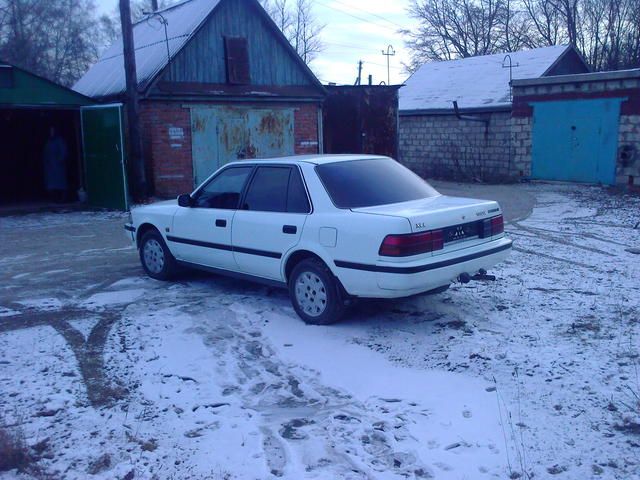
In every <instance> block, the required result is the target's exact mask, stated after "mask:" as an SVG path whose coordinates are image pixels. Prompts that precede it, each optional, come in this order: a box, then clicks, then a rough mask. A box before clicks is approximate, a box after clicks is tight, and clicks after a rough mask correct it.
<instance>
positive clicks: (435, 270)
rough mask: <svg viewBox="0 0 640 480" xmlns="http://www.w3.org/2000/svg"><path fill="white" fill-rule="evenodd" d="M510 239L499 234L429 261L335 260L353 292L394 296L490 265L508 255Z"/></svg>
mask: <svg viewBox="0 0 640 480" xmlns="http://www.w3.org/2000/svg"><path fill="white" fill-rule="evenodd" d="M511 244H512V242H511V240H510V239H508V238H505V237H503V238H500V239H497V240H493V241H491V242H487V243H483V244H481V245H478V246H476V247H470V248H465V249H463V250H457V251H455V252H451V253H449V254H447V255H438V256H437V257H432V258H430V261H429V262H424V260H422V261H421V262H411V263H402V264H393V263H390V262H384V263H383V262H378V263H376V264H371V265H366V264H357V263H350V262H341V261H336V262H335V264H336V268H337V269H338V277H339V278H340V280H341V281H342V284H343V286H344V288H345V290H346V291H347V292H348V293H349V294H351V295H354V296H359V297H376V298H397V297H407V296H410V295H415V294H418V293H422V292H427V291H429V290H433V289H435V288H438V287H441V286H443V285H448V284H449V283H451V282H453V281H455V280H456V279H457V278H458V276H459V275H460V274H462V273H469V274H471V275H473V274H475V273H477V272H478V271H479V270H480V269H485V270H487V269H489V268H490V267H492V266H494V265H495V264H497V263H499V262H501V261H503V260H504V259H505V258H507V257H508V256H509V252H510V250H511Z"/></svg>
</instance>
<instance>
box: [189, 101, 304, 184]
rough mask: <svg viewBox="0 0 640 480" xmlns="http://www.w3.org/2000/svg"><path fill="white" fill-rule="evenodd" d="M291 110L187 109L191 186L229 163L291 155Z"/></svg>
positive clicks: (202, 107) (217, 107)
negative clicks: (245, 159) (191, 171)
mask: <svg viewBox="0 0 640 480" xmlns="http://www.w3.org/2000/svg"><path fill="white" fill-rule="evenodd" d="M293 119H294V116H293V109H291V108H270V109H249V108H239V107H223V106H216V107H211V106H194V107H192V108H191V132H192V135H191V138H192V140H191V141H192V151H193V170H194V182H195V184H196V185H199V184H200V183H202V182H203V181H204V180H205V179H206V178H207V177H208V176H209V175H211V174H212V173H213V172H214V171H216V170H217V169H218V168H220V167H221V166H223V165H224V164H226V163H228V162H231V161H233V160H241V159H244V158H269V157H278V156H283V155H293V153H294V137H293V121H294V120H293Z"/></svg>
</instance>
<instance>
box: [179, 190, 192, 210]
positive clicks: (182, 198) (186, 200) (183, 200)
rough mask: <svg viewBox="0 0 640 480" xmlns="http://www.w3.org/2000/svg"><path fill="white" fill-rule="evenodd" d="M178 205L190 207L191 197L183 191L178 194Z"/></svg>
mask: <svg viewBox="0 0 640 480" xmlns="http://www.w3.org/2000/svg"><path fill="white" fill-rule="evenodd" d="M178 205H180V206H181V207H187V208H189V207H192V206H193V198H191V195H189V194H188V193H183V194H182V195H179V196H178Z"/></svg>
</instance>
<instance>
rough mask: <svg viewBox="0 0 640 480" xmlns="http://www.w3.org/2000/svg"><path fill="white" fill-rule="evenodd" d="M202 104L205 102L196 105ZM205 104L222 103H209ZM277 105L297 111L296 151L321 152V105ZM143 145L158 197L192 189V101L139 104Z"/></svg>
mask: <svg viewBox="0 0 640 480" xmlns="http://www.w3.org/2000/svg"><path fill="white" fill-rule="evenodd" d="M193 105H197V106H202V105H203V102H198V103H197V104H193ZM204 105H210V106H219V105H223V104H220V103H215V102H209V103H204ZM277 106H278V107H284V108H291V109H293V112H294V125H293V132H294V145H293V152H291V153H293V154H295V155H302V154H313V153H318V151H319V147H320V143H319V140H320V139H319V136H318V133H319V124H318V118H319V117H318V116H319V112H320V105H319V104H315V103H300V104H295V103H283V104H278V105H277ZM243 107H245V108H252V107H253V108H262V107H264V105H262V104H260V103H254V104H248V105H245V104H243ZM140 122H141V127H142V131H143V148H144V155H145V158H146V160H147V170H148V175H149V176H150V178H151V181H152V184H153V186H154V193H155V195H156V196H158V197H162V198H170V197H175V196H176V195H179V194H180V193H186V192H190V191H191V190H193V187H194V175H193V172H194V170H193V169H194V166H193V152H192V138H191V108H190V104H188V103H184V102H172V101H146V102H143V103H142V104H141V106H140ZM175 129H179V130H181V131H182V132H183V137H182V139H175V138H174V139H172V138H171V134H170V132H171V131H175Z"/></svg>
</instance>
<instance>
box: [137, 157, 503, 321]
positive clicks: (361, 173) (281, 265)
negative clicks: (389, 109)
mask: <svg viewBox="0 0 640 480" xmlns="http://www.w3.org/2000/svg"><path fill="white" fill-rule="evenodd" d="M125 229H126V230H127V231H128V232H129V235H130V236H131V240H132V241H133V242H134V243H135V244H136V245H137V247H138V249H139V252H140V261H141V262H142V266H143V268H144V270H145V271H146V272H147V273H148V274H149V275H150V276H151V277H153V278H156V279H160V280H166V279H169V278H171V277H172V276H173V274H174V273H175V272H176V269H177V268H178V267H179V266H187V267H193V268H199V269H204V270H208V271H211V272H215V273H221V274H226V275H232V276H236V277H241V278H247V279H252V280H256V281H259V282H264V283H268V284H275V285H279V286H282V287H285V288H288V289H289V294H290V296H291V301H292V303H293V307H294V308H295V310H296V312H297V313H298V315H299V316H300V317H301V318H302V319H303V320H304V321H305V322H307V323H313V324H328V323H332V322H335V321H336V320H338V319H339V318H340V316H341V314H342V313H343V311H344V309H345V305H347V304H348V303H349V302H350V301H351V299H353V298H357V297H367V298H398V297H406V296H410V295H414V294H418V293H424V292H439V291H443V290H446V289H447V288H448V287H449V285H450V284H451V282H453V281H456V280H460V281H468V280H469V278H470V277H471V276H473V275H475V274H477V273H478V272H480V273H486V269H488V268H489V267H492V266H493V265H495V264H496V263H498V262H500V261H502V260H504V259H505V258H506V256H507V255H508V254H509V251H510V249H511V240H509V239H507V238H506V237H505V235H504V226H503V217H502V211H501V209H500V206H499V205H498V204H497V203H496V202H494V201H487V200H471V199H467V198H458V197H448V196H445V195H441V194H439V193H438V192H437V191H436V190H435V189H433V188H432V187H431V186H430V185H429V184H428V183H427V182H425V181H424V180H423V179H422V178H420V177H419V176H417V175H416V174H414V173H413V172H411V171H410V170H408V169H407V168H405V167H403V166H402V165H400V164H399V163H398V162H396V161H395V160H393V159H391V158H388V157H380V156H371V155H313V156H296V157H285V158H278V159H275V158H272V159H268V160H242V161H238V162H233V163H229V164H227V165H225V166H224V167H222V168H221V169H219V170H218V171H217V172H215V173H214V174H213V175H212V176H211V177H209V178H208V179H207V180H206V181H205V182H204V183H203V184H202V185H200V186H199V187H198V188H197V189H196V190H195V191H194V192H193V193H191V194H185V195H180V196H179V197H178V199H177V201H176V200H170V201H165V202H159V203H155V204H152V205H148V206H143V207H139V208H135V209H133V210H132V212H131V222H130V223H128V224H127V225H125Z"/></svg>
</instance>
